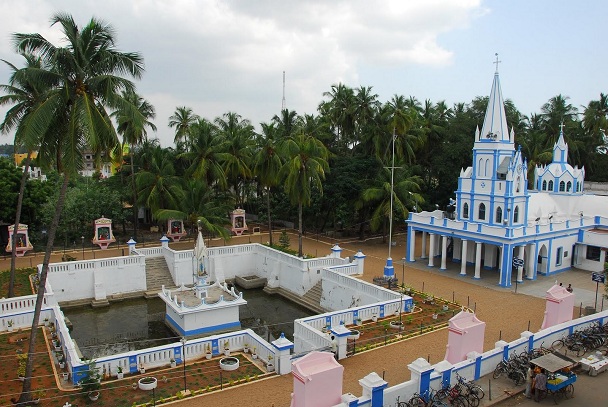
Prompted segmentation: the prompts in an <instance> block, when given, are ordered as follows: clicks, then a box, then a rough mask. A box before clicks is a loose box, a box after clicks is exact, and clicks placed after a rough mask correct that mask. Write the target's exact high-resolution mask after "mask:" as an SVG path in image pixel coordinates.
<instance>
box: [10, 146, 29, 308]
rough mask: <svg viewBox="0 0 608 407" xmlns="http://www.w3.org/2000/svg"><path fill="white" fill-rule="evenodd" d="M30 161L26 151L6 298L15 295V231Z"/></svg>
mask: <svg viewBox="0 0 608 407" xmlns="http://www.w3.org/2000/svg"><path fill="white" fill-rule="evenodd" d="M31 161H32V152H31V151H28V152H27V158H26V159H25V171H23V174H21V185H19V196H18V197H17V211H16V213H15V226H14V228H13V238H12V240H13V241H12V247H11V275H10V279H9V283H8V298H11V297H14V296H15V270H16V260H17V231H18V230H19V222H21V208H22V207H23V194H24V193H25V183H26V182H27V177H28V175H29V168H30V163H31Z"/></svg>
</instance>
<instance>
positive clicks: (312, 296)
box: [302, 281, 323, 309]
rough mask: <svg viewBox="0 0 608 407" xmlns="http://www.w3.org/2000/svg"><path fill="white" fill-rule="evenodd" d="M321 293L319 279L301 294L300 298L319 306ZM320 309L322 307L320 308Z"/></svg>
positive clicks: (321, 288) (321, 285)
mask: <svg viewBox="0 0 608 407" xmlns="http://www.w3.org/2000/svg"><path fill="white" fill-rule="evenodd" d="M322 294H323V281H319V282H318V283H317V284H315V285H313V286H312V288H311V289H310V290H308V291H306V293H305V294H304V295H303V296H302V299H303V300H304V301H306V302H308V303H311V304H315V305H316V306H317V307H319V308H321V295H322ZM321 309H322V308H321Z"/></svg>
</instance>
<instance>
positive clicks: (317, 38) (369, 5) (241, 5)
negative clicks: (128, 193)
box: [0, 0, 483, 145]
mask: <svg viewBox="0 0 608 407" xmlns="http://www.w3.org/2000/svg"><path fill="white" fill-rule="evenodd" d="M59 10H67V11H69V12H71V13H73V14H74V17H75V19H76V21H77V22H78V23H79V24H84V23H85V22H86V21H87V20H88V19H89V18H90V17H91V16H95V17H97V18H101V19H103V20H104V21H107V22H110V23H111V24H112V25H113V26H114V28H115V29H116V36H117V46H118V48H119V49H121V50H125V51H139V52H141V53H142V55H143V56H144V58H145V61H146V74H145V77H144V78H143V79H142V81H141V83H139V84H138V88H139V91H140V93H141V94H142V95H143V96H144V97H145V98H147V99H149V100H150V101H151V102H152V103H153V104H154V105H155V106H156V110H157V119H156V123H157V125H158V127H159V137H160V138H161V141H162V143H163V145H168V144H169V143H170V142H171V140H172V136H171V130H168V129H165V126H166V123H167V120H168V116H169V115H170V114H171V113H172V112H173V110H174V109H175V107H176V106H181V105H187V106H190V107H192V108H193V109H194V110H195V111H196V112H197V113H198V114H200V115H201V116H204V117H208V118H211V119H212V118H214V117H216V116H219V115H221V114H222V113H224V112H227V111H236V112H238V113H239V114H241V115H242V116H243V117H246V118H249V119H250V120H251V121H252V122H253V123H254V124H257V123H259V122H260V121H269V120H270V119H271V118H272V116H273V115H275V114H277V113H279V109H280V103H281V92H282V89H281V75H282V71H283V70H285V71H286V72H287V89H286V94H287V104H288V107H289V108H290V109H294V110H296V111H298V113H314V112H315V111H316V107H317V105H318V103H319V102H320V101H321V100H322V93H323V92H324V91H327V90H328V89H329V87H330V86H331V84H334V83H338V82H345V83H348V84H349V85H351V86H358V85H359V84H358V81H359V76H360V67H361V65H362V64H365V65H366V66H372V67H373V66H378V67H380V66H399V65H403V64H406V65H420V66H446V65H449V64H451V63H452V61H453V55H454V54H453V51H451V50H449V49H446V48H445V47H443V46H442V45H440V43H439V42H438V37H439V36H440V35H444V34H446V33H449V32H450V31H452V30H456V29H463V28H466V27H467V26H468V25H469V24H471V22H472V20H473V19H474V18H475V17H476V16H478V15H479V14H480V13H482V12H483V9H482V8H481V5H480V0H462V1H450V0H408V1H399V0H392V1H380V0H376V1H363V0H358V1H347V0H341V1H331V2H328V1H321V0H317V1H295V0H291V1H269V0H265V1H255V2H252V1H248V0H234V1H220V2H218V1H211V0H206V1H195V0H176V1H161V0H136V1H131V2H125V1H124V0H122V1H117V0H109V1H105V2H104V3H99V2H97V1H91V0H86V1H78V2H77V1H75V0H73V1H68V0H64V1H56V2H50V1H47V2H46V3H45V2H43V1H38V2H35V3H34V2H17V3H15V4H11V5H10V6H9V5H6V4H5V5H2V4H0V12H1V14H0V27H2V28H0V35H3V36H4V37H5V38H6V37H8V35H9V34H10V33H11V32H40V33H42V34H43V35H45V36H47V35H48V36H49V37H50V38H53V40H55V39H58V37H59V29H58V28H57V27H53V28H52V29H50V28H49V23H48V21H49V18H50V16H51V14H52V13H53V12H55V11H59ZM1 16H3V17H1ZM8 16H11V17H8ZM7 43H8V42H7V41H3V42H0V54H1V56H0V57H2V58H6V59H9V60H11V61H16V60H17V58H16V56H15V55H14V54H12V52H11V51H10V47H7ZM0 69H2V68H0ZM6 77H7V76H6V75H5V74H4V71H2V70H0V79H1V78H6ZM4 80H6V79H4ZM371 85H374V84H371ZM0 113H1V114H3V111H1V110H0Z"/></svg>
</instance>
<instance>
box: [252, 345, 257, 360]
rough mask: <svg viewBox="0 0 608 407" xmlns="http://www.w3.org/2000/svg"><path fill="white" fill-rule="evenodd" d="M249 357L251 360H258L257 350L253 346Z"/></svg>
mask: <svg viewBox="0 0 608 407" xmlns="http://www.w3.org/2000/svg"><path fill="white" fill-rule="evenodd" d="M251 357H252V358H253V359H257V358H258V348H256V347H255V346H254V347H253V350H252V351H251Z"/></svg>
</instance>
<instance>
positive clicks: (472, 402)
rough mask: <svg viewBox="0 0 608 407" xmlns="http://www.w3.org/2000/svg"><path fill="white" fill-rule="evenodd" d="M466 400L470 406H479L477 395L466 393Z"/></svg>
mask: <svg viewBox="0 0 608 407" xmlns="http://www.w3.org/2000/svg"><path fill="white" fill-rule="evenodd" d="M467 402H468V403H469V406H470V407H477V406H479V397H477V396H476V395H475V394H473V393H469V394H468V395H467Z"/></svg>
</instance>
